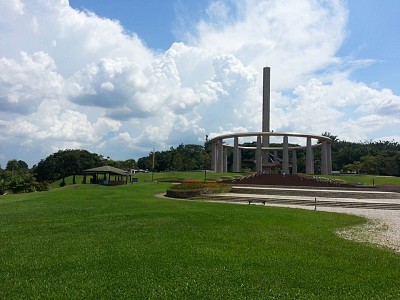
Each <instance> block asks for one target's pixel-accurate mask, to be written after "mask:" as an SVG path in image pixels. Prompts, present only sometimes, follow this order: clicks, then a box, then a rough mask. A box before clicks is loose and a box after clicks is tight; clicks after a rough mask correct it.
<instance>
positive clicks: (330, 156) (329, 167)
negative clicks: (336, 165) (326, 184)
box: [327, 143, 332, 175]
mask: <svg viewBox="0 0 400 300" xmlns="http://www.w3.org/2000/svg"><path fill="white" fill-rule="evenodd" d="M327 150H328V151H327V152H328V175H332V143H328V148H327Z"/></svg>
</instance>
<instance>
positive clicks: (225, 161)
mask: <svg viewBox="0 0 400 300" xmlns="http://www.w3.org/2000/svg"><path fill="white" fill-rule="evenodd" d="M222 157H223V164H222V172H223V173H227V172H228V148H226V147H222Z"/></svg>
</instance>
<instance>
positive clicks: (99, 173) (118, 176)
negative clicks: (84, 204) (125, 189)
mask: <svg viewBox="0 0 400 300" xmlns="http://www.w3.org/2000/svg"><path fill="white" fill-rule="evenodd" d="M86 176H92V178H91V179H90V183H98V184H103V185H123V184H127V182H128V176H129V177H131V176H132V175H131V174H130V173H129V172H127V171H124V170H121V169H118V168H114V167H111V166H103V167H97V168H93V169H87V170H84V171H83V183H86Z"/></svg>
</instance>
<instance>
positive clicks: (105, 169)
mask: <svg viewBox="0 0 400 300" xmlns="http://www.w3.org/2000/svg"><path fill="white" fill-rule="evenodd" d="M83 173H86V174H111V175H122V176H128V175H130V174H129V173H128V172H127V171H124V170H121V169H118V168H114V167H111V166H103V167H97V168H93V169H86V170H83Z"/></svg>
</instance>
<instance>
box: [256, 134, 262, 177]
mask: <svg viewBox="0 0 400 300" xmlns="http://www.w3.org/2000/svg"><path fill="white" fill-rule="evenodd" d="M256 172H257V173H262V143H261V136H257V150H256Z"/></svg>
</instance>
